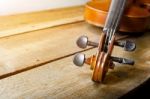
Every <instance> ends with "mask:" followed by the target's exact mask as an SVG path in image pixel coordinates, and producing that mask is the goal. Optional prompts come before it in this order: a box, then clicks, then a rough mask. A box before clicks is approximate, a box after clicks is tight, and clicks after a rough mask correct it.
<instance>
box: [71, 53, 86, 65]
mask: <svg viewBox="0 0 150 99" xmlns="http://www.w3.org/2000/svg"><path fill="white" fill-rule="evenodd" d="M84 62H85V54H76V55H75V57H74V59H73V63H74V64H75V65H76V66H80V67H81V66H83V64H84Z"/></svg>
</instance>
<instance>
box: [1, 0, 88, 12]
mask: <svg viewBox="0 0 150 99" xmlns="http://www.w3.org/2000/svg"><path fill="white" fill-rule="evenodd" d="M87 1H89V0H0V15H12V14H16V13H24V12H32V11H41V10H46V9H54V8H62V7H68V6H75V5H82V4H85V3H86V2H87Z"/></svg>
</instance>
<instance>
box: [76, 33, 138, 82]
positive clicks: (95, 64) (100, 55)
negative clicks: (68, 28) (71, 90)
mask: <svg viewBox="0 0 150 99" xmlns="http://www.w3.org/2000/svg"><path fill="white" fill-rule="evenodd" d="M113 38H114V39H112V40H111V42H110V44H109V45H108V46H106V45H105V44H104V41H105V40H106V35H105V33H103V34H102V36H101V40H100V42H99V43H95V42H92V41H89V40H88V37H87V36H81V37H79V39H78V40H77V42H76V43H77V45H78V47H80V48H86V47H87V46H93V47H97V48H98V52H97V53H96V54H95V55H92V56H91V57H89V58H86V57H85V54H80V53H78V54H76V55H75V57H74V60H73V62H74V64H75V65H77V66H79V67H81V66H83V65H84V63H85V64H88V65H90V68H91V70H93V75H92V80H93V81H95V82H103V81H104V79H105V76H106V74H107V72H108V70H109V69H114V67H115V64H114V62H117V63H121V64H128V65H134V61H133V60H131V59H125V58H120V57H114V56H111V54H112V51H113V48H114V46H120V47H123V48H124V50H126V51H134V50H135V48H136V45H135V43H134V42H131V41H116V40H115V37H113ZM104 47H107V50H108V51H107V52H105V50H104Z"/></svg>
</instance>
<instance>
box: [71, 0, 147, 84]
mask: <svg viewBox="0 0 150 99" xmlns="http://www.w3.org/2000/svg"><path fill="white" fill-rule="evenodd" d="M137 1H138V2H137ZM145 1H146V0H145ZM133 2H134V3H133ZM135 3H136V4H135ZM141 4H142V5H141ZM132 5H133V6H132ZM138 6H139V8H138ZM140 6H141V8H140ZM148 6H149V2H148V3H147V2H145V3H143V0H111V1H110V0H103V1H98V0H93V1H92V2H89V3H87V6H86V9H89V10H93V11H95V10H96V11H95V12H90V11H89V12H88V11H86V12H85V13H86V14H85V19H86V20H87V21H88V22H89V23H92V24H94V25H97V26H101V27H103V33H102V34H101V38H100V41H99V42H98V43H96V42H92V41H89V40H88V37H87V36H81V37H80V38H79V39H78V40H77V42H76V43H77V45H78V46H79V47H80V48H86V47H87V46H93V47H97V52H96V54H94V55H92V56H91V57H89V58H86V57H85V55H84V54H80V53H78V54H76V55H75V57H74V59H73V62H74V64H75V65H77V66H83V65H84V63H86V64H88V65H90V68H91V70H93V74H92V80H93V81H94V82H101V83H102V82H103V81H104V79H105V77H106V74H107V72H108V71H109V69H113V68H114V67H115V64H114V62H118V63H121V64H128V65H134V60H132V59H126V58H120V57H115V56H112V52H113V48H114V46H119V47H122V48H123V49H124V50H125V51H134V50H135V49H136V44H135V43H134V42H131V41H128V40H124V41H119V40H116V32H118V31H125V32H139V31H144V30H145V29H147V28H148V27H147V25H148V24H149V23H147V22H149V19H150V13H149V7H148ZM137 9H140V10H139V12H137V11H138V10H137ZM132 11H135V12H132ZM87 12H88V13H89V15H87ZM131 12H132V13H131ZM127 23H128V24H127ZM130 26H131V27H130Z"/></svg>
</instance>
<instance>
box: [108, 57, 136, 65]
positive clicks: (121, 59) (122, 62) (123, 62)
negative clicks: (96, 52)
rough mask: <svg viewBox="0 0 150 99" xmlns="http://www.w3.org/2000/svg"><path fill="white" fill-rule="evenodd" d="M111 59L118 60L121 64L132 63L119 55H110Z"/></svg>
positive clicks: (132, 62)
mask: <svg viewBox="0 0 150 99" xmlns="http://www.w3.org/2000/svg"><path fill="white" fill-rule="evenodd" d="M111 59H112V61H114V62H118V63H121V64H128V65H134V61H133V60H131V59H125V58H119V57H111Z"/></svg>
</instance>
